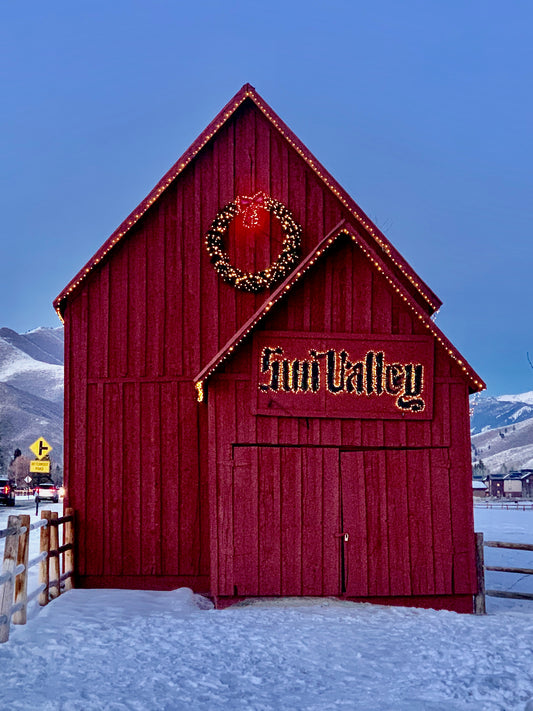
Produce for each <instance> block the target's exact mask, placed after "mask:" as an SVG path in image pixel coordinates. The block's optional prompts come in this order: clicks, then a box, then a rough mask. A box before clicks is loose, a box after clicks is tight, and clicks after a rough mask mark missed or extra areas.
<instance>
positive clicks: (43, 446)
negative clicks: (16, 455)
mask: <svg viewBox="0 0 533 711" xmlns="http://www.w3.org/2000/svg"><path fill="white" fill-rule="evenodd" d="M30 449H31V451H32V452H33V453H34V454H35V456H36V457H37V459H43V458H44V457H46V455H47V454H50V452H51V451H52V449H53V447H52V446H51V445H49V444H48V442H47V441H46V440H45V438H44V437H39V439H36V440H35V442H34V443H33V444H30Z"/></svg>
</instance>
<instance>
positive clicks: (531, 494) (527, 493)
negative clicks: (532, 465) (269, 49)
mask: <svg viewBox="0 0 533 711" xmlns="http://www.w3.org/2000/svg"><path fill="white" fill-rule="evenodd" d="M520 480H521V482H522V498H523V499H533V469H521V470H520Z"/></svg>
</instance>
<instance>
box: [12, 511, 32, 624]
mask: <svg viewBox="0 0 533 711" xmlns="http://www.w3.org/2000/svg"><path fill="white" fill-rule="evenodd" d="M19 519H20V524H21V527H22V526H26V533H22V534H21V535H20V536H19V544H18V554H17V566H19V565H20V564H22V565H23V566H24V570H23V571H22V573H20V574H19V575H17V577H16V580H15V605H16V604H17V603H18V602H21V603H22V607H21V609H20V610H17V611H16V612H15V614H14V615H13V624H15V625H25V624H26V608H27V599H28V552H29V545H30V517H29V516H26V515H25V514H23V515H22V516H19Z"/></svg>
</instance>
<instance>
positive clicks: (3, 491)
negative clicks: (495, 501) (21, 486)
mask: <svg viewBox="0 0 533 711" xmlns="http://www.w3.org/2000/svg"><path fill="white" fill-rule="evenodd" d="M0 504H5V505H6V506H14V505H15V488H14V486H13V485H12V484H11V482H10V481H9V479H6V478H5V477H2V478H0Z"/></svg>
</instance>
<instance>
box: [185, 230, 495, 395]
mask: <svg viewBox="0 0 533 711" xmlns="http://www.w3.org/2000/svg"><path fill="white" fill-rule="evenodd" d="M341 238H348V239H351V240H352V241H353V242H354V243H355V244H357V246H358V247H359V248H360V250H361V252H362V253H363V254H364V255H365V256H366V258H367V259H368V261H369V263H370V265H371V268H372V269H373V270H375V271H377V272H379V273H380V274H381V275H382V276H383V278H384V279H385V280H386V281H387V282H388V283H389V284H390V286H391V287H392V289H393V290H394V292H396V294H397V295H398V298H400V299H402V300H403V302H404V303H405V305H406V306H407V307H408V308H409V310H410V311H411V312H412V314H413V315H414V316H415V317H416V318H418V319H419V320H420V322H421V323H422V324H423V326H424V328H425V329H426V331H427V332H428V333H430V334H431V335H432V336H433V337H434V338H435V339H436V341H437V342H438V343H439V344H440V346H441V348H442V349H443V352H444V353H445V357H447V358H450V359H451V360H453V361H455V363H456V364H457V366H459V368H460V370H461V371H462V374H463V375H464V377H465V379H466V380H467V381H468V383H469V387H470V390H471V392H478V391H480V390H483V389H484V388H485V384H484V382H483V381H482V380H481V378H480V377H479V375H477V373H476V372H475V371H474V369H473V368H472V367H471V366H470V365H469V364H468V362H467V361H466V359H465V358H464V357H463V356H462V355H461V354H460V353H459V351H458V350H457V349H456V348H455V346H454V345H453V344H452V343H451V342H450V341H449V340H448V338H447V337H446V336H445V335H444V333H443V332H442V331H441V330H440V329H439V328H438V326H437V325H436V324H435V323H434V321H432V320H431V319H430V318H429V317H428V316H427V314H425V312H424V310H423V309H422V308H421V307H420V305H419V304H418V303H417V302H416V301H415V300H414V299H413V298H412V297H411V296H410V294H409V293H408V291H407V290H406V289H405V288H404V286H403V285H402V283H401V282H400V281H399V280H398V278H397V277H396V275H395V274H394V273H393V272H392V271H391V270H390V269H389V268H388V267H387V265H386V264H385V263H384V261H383V260H382V259H380V257H379V254H377V253H376V251H375V250H373V249H371V248H369V247H368V245H366V244H365V243H364V242H363V241H362V240H361V238H360V236H359V234H358V232H357V231H356V230H355V229H354V227H353V226H352V225H350V224H349V223H347V222H346V221H345V220H342V221H341V222H340V223H339V224H338V225H337V226H336V227H335V228H334V229H333V230H332V231H331V233H330V234H328V235H326V236H325V237H324V238H323V239H322V240H321V241H320V242H319V243H318V244H317V246H316V247H315V248H314V249H313V250H312V251H311V252H310V253H309V254H308V255H307V257H305V259H303V260H302V261H301V262H299V263H298V264H297V266H296V267H295V268H294V270H293V271H292V272H291V273H290V274H289V276H288V277H287V278H286V279H285V280H284V281H283V282H282V283H281V284H280V285H279V286H278V287H277V288H276V289H275V290H274V292H273V293H272V294H270V295H269V296H268V297H267V299H266V300H265V301H264V302H263V303H262V304H261V306H260V307H259V308H258V309H257V311H256V312H255V313H254V314H253V315H252V316H251V317H250V318H249V319H248V320H247V321H246V323H245V324H244V325H243V326H242V327H241V329H239V331H238V332H237V333H235V334H234V335H233V336H232V338H231V339H230V340H229V341H228V342H227V343H226V344H225V345H224V347H223V348H222V349H221V350H220V351H219V352H218V353H217V354H216V355H215V356H214V357H213V358H212V359H211V361H210V362H209V363H207V365H205V366H204V368H202V370H201V371H200V373H198V374H197V375H196V376H195V378H194V383H195V385H196V388H197V391H198V398H199V400H200V401H201V399H202V398H203V384H204V382H205V381H206V380H207V379H208V378H209V376H210V375H211V374H212V373H213V372H214V371H215V370H216V369H217V368H219V366H220V365H221V364H222V363H223V362H224V361H225V360H226V359H227V358H229V357H232V356H234V354H235V352H236V351H237V349H238V347H239V346H240V344H241V343H242V342H243V341H244V339H245V338H247V336H248V335H249V334H250V333H252V332H253V331H254V329H255V328H256V326H257V324H258V323H259V322H260V321H262V320H263V319H264V318H265V316H266V315H267V314H268V313H269V311H270V310H271V309H272V308H273V306H274V305H275V304H277V303H278V302H280V301H282V300H286V299H287V298H288V296H289V294H290V292H291V290H292V289H293V287H294V285H295V284H297V283H298V282H299V281H301V280H302V279H303V277H304V275H305V273H306V272H307V270H308V269H310V268H311V267H313V265H315V264H316V263H317V262H319V261H323V260H325V259H326V251H327V250H328V248H329V247H330V246H331V245H332V244H333V243H335V242H336V241H337V240H339V239H341ZM346 330H348V331H349V330H351V329H350V328H347V329H346Z"/></svg>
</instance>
